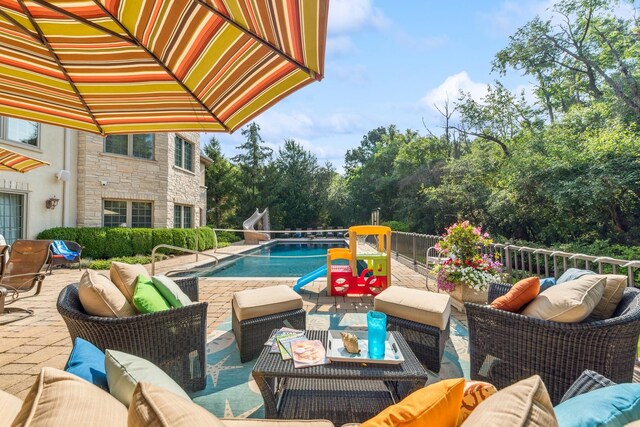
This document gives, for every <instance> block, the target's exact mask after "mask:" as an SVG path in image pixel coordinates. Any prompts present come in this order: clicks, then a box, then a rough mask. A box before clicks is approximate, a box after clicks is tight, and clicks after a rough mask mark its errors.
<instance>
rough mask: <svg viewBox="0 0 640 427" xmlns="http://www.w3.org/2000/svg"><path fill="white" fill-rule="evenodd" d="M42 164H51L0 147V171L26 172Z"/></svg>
mask: <svg viewBox="0 0 640 427" xmlns="http://www.w3.org/2000/svg"><path fill="white" fill-rule="evenodd" d="M40 166H49V163H47V162H45V161H43V160H38V159H34V158H33V157H29V156H25V155H24V154H20V153H16V152H15V151H11V150H8V149H6V148H0V171H8V172H20V173H25V172H29V171H30V170H33V169H35V168H39V167H40Z"/></svg>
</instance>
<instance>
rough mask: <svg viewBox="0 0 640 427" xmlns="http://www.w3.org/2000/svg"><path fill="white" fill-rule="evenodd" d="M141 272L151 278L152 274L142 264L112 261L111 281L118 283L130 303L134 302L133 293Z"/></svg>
mask: <svg viewBox="0 0 640 427" xmlns="http://www.w3.org/2000/svg"><path fill="white" fill-rule="evenodd" d="M140 274H141V275H143V276H144V277H145V278H147V279H149V280H151V275H149V273H148V272H147V269H146V268H145V267H144V265H142V264H125V263H123V262H115V261H114V262H112V263H111V270H109V275H110V276H111V281H112V282H113V283H115V284H116V286H117V287H118V289H120V292H122V294H123V295H124V296H125V298H127V301H129V303H130V304H132V303H133V293H134V291H135V289H136V283H137V281H138V276H139V275H140Z"/></svg>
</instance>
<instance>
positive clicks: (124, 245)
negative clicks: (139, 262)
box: [104, 227, 134, 258]
mask: <svg viewBox="0 0 640 427" xmlns="http://www.w3.org/2000/svg"><path fill="white" fill-rule="evenodd" d="M104 250H105V256H106V257H107V258H114V257H126V256H132V255H134V253H133V246H132V245H131V229H130V228H120V227H115V228H108V229H107V233H106V242H105V249H104Z"/></svg>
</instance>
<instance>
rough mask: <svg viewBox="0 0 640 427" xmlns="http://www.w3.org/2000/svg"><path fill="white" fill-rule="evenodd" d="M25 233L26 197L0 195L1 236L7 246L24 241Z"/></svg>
mask: <svg viewBox="0 0 640 427" xmlns="http://www.w3.org/2000/svg"><path fill="white" fill-rule="evenodd" d="M23 232H24V195H23V194H15V193H0V234H2V236H4V238H5V240H6V241H7V244H9V245H10V244H12V243H13V242H14V241H16V240H18V239H22V238H23V237H24V236H23Z"/></svg>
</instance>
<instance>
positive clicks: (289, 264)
mask: <svg viewBox="0 0 640 427" xmlns="http://www.w3.org/2000/svg"><path fill="white" fill-rule="evenodd" d="M346 246H347V245H346V243H345V242H341V241H336V240H333V241H327V242H295V243H288V242H278V243H276V244H270V245H268V246H265V247H262V248H260V249H259V250H258V251H252V252H249V255H260V257H242V256H240V257H235V256H234V257H233V258H232V259H230V260H223V261H221V262H220V264H218V265H217V266H215V267H213V268H212V270H210V271H207V272H204V273H202V274H199V276H202V277H302V276H304V275H305V274H307V273H310V272H311V271H313V270H315V269H316V268H318V267H320V266H322V265H325V264H326V263H327V257H326V255H327V250H328V249H329V248H344V247H346ZM285 256H286V257H296V256H297V257H309V256H313V258H292V259H286V258H276V257H285Z"/></svg>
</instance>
